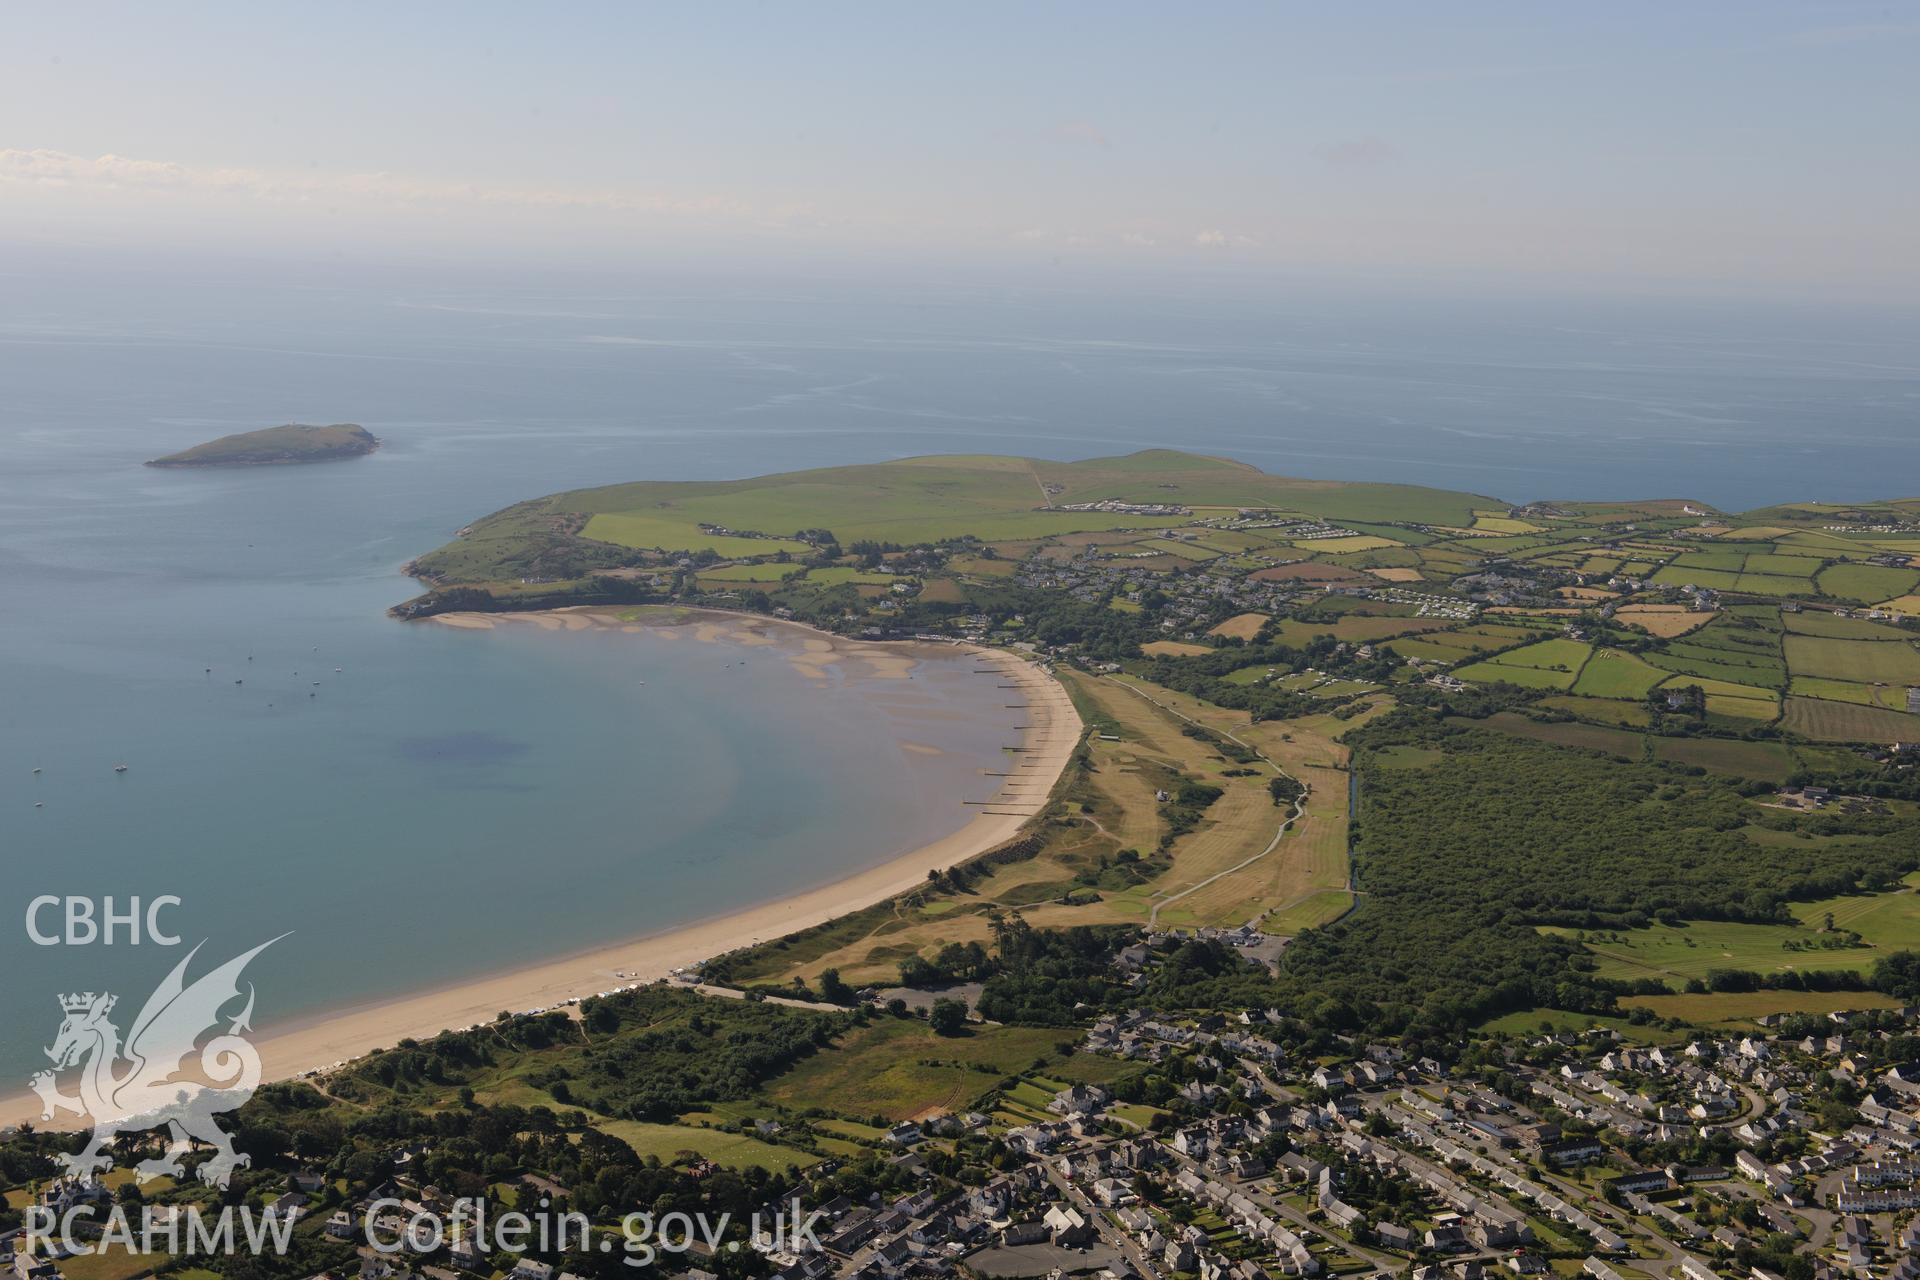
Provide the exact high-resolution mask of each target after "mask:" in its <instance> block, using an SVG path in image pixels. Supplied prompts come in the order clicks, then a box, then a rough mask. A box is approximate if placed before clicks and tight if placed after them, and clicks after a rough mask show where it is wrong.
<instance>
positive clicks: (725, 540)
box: [581, 511, 808, 556]
mask: <svg viewBox="0 0 1920 1280" xmlns="http://www.w3.org/2000/svg"><path fill="white" fill-rule="evenodd" d="M581 536H582V537H584V538H590V539H592V540H593V541H595V542H611V543H613V544H614V545H616V546H621V547H646V548H651V549H654V550H660V551H711V552H713V553H714V554H716V555H722V556H770V555H774V554H777V553H778V552H781V551H785V552H787V553H788V554H790V555H805V554H806V553H807V551H808V547H807V544H806V543H804V542H789V541H784V540H777V539H772V538H735V537H728V536H725V535H722V534H712V533H702V532H701V531H700V529H699V527H698V525H697V524H696V523H695V522H694V521H692V520H672V519H667V518H664V517H661V516H650V515H639V514H636V513H633V512H626V511H621V512H607V513H604V514H601V515H596V516H594V517H593V518H592V519H591V520H588V521H587V527H586V528H585V529H584V530H582V531H581Z"/></svg>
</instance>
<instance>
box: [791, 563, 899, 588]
mask: <svg viewBox="0 0 1920 1280" xmlns="http://www.w3.org/2000/svg"><path fill="white" fill-rule="evenodd" d="M807 581H808V582H809V583H811V584H814V585H817V586H823V587H838V586H844V585H846V584H847V583H854V584H855V585H857V586H863V587H882V586H888V585H891V584H892V583H895V582H902V581H905V579H903V578H901V577H900V576H899V575H897V574H892V573H868V572H863V571H862V570H859V569H856V568H854V567H853V566H851V565H842V564H836V565H829V566H827V567H826V568H824V569H809V570H807Z"/></svg>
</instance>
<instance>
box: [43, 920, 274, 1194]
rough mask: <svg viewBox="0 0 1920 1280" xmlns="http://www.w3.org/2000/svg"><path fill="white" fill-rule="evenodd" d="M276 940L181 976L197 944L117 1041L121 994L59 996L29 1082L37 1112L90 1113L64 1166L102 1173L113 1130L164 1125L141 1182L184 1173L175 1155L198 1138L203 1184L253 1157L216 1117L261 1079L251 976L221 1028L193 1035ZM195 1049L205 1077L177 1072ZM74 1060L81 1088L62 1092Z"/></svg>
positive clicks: (213, 1019) (215, 1020) (80, 1173)
mask: <svg viewBox="0 0 1920 1280" xmlns="http://www.w3.org/2000/svg"><path fill="white" fill-rule="evenodd" d="M281 936H282V937H285V936H286V935H284V934H282V935H281ZM279 940H280V939H279V938H274V939H272V940H271V941H268V942H263V943H261V944H260V945H259V946H257V947H255V948H254V949H253V950H251V951H249V952H247V953H245V954H244V955H241V956H237V957H235V958H234V959H232V960H229V961H228V962H227V963H226V964H223V965H221V966H220V967H219V968H218V969H215V970H214V971H213V972H211V973H209V974H206V975H205V976H203V977H201V978H198V979H196V980H195V981H194V982H193V983H192V984H191V985H188V983H187V981H186V973H187V966H188V965H189V964H191V963H192V961H193V958H194V956H196V955H198V954H199V953H200V947H198V946H196V947H195V948H194V949H193V950H192V951H189V952H188V953H187V956H186V958H185V959H183V960H182V961H181V962H180V963H179V964H177V965H175V966H174V969H173V972H172V973H170V974H168V975H167V977H166V980H165V981H163V982H162V983H161V984H160V986H159V988H158V989H157V990H156V991H155V992H154V993H153V995H152V996H150V997H149V998H148V999H147V1003H146V1005H145V1006H144V1007H143V1008H142V1009H141V1010H140V1016H139V1017H137V1018H135V1019H134V1020H133V1025H132V1026H131V1027H130V1028H129V1029H128V1031H127V1036H126V1040H125V1042H124V1043H123V1042H122V1041H121V1038H120V1029H119V1027H117V1026H115V1025H114V1024H113V1023H112V1022H111V1021H109V1020H108V1015H109V1014H111V1013H112V1012H113V1008H114V1005H115V1004H116V1003H117V1002H118V997H116V996H114V995H112V994H109V993H106V992H102V993H101V994H99V995H95V994H94V993H93V992H91V991H89V992H85V993H83V994H78V995H66V996H61V997H60V1010H61V1012H62V1013H64V1014H65V1015H66V1017H65V1019H64V1020H63V1021H62V1022H61V1024H60V1034H59V1035H58V1036H56V1037H55V1038H54V1042H53V1047H52V1048H50V1049H48V1050H47V1051H46V1052H47V1057H49V1058H51V1059H52V1060H53V1070H51V1071H42V1072H39V1073H37V1074H36V1075H35V1076H34V1077H33V1078H32V1079H31V1080H30V1081H28V1084H29V1085H30V1086H31V1087H32V1089H33V1091H34V1092H35V1093H37V1094H39V1095H40V1104H41V1108H42V1117H41V1118H42V1119H45V1120H51V1119H53V1117H54V1115H55V1113H57V1112H60V1111H73V1112H77V1113H79V1114H80V1115H82V1116H91V1117H93V1141H92V1142H89V1143H88V1144H87V1147H86V1149H85V1150H84V1151H82V1152H80V1153H79V1154H78V1155H63V1156H61V1157H59V1159H60V1161H61V1163H62V1164H64V1165H65V1166H66V1171H67V1173H68V1174H70V1175H72V1176H73V1177H75V1178H79V1179H82V1180H85V1179H89V1178H92V1177H94V1176H95V1175H97V1174H99V1173H102V1172H105V1171H106V1170H108V1169H111V1168H112V1167H113V1157H112V1156H111V1155H108V1154H106V1153H105V1151H104V1150H103V1149H104V1148H105V1147H106V1146H107V1145H108V1144H110V1143H111V1142H113V1140H114V1139H115V1138H116V1137H118V1136H119V1135H120V1134H122V1133H139V1132H143V1131H145V1130H148V1129H159V1128H162V1127H164V1128H165V1129H166V1130H167V1134H168V1144H167V1149H166V1153H165V1154H164V1155H162V1156H159V1157H157V1158H155V1159H152V1160H144V1161H142V1162H141V1163H140V1164H138V1165H137V1166H135V1169H134V1173H135V1176H136V1177H137V1178H138V1179H139V1180H140V1181H141V1182H147V1181H150V1180H152V1179H154V1178H159V1177H163V1176H164V1177H175V1178H177V1177H180V1176H181V1175H182V1174H183V1173H184V1172H185V1170H184V1169H183V1168H182V1166H181V1164H180V1157H182V1156H183V1155H185V1154H187V1152H188V1151H190V1150H192V1147H193V1144H194V1143H195V1142H204V1143H206V1144H207V1145H209V1146H211V1147H212V1148H214V1157H213V1159H211V1160H209V1161H207V1162H206V1163H204V1164H202V1165H201V1166H200V1169H199V1175H200V1180H201V1181H202V1182H205V1183H208V1184H209V1185H212V1186H216V1187H222V1188H224V1187H225V1186H226V1185H227V1183H228V1182H229V1180H231V1179H232V1177H233V1171H234V1170H235V1169H236V1168H239V1167H241V1166H243V1165H246V1164H250V1163H252V1161H251V1159H250V1158H249V1157H248V1156H247V1155H245V1154H244V1153H240V1152H236V1151H235V1150H234V1149H233V1139H232V1138H231V1137H229V1136H228V1135H227V1134H226V1132H225V1131H224V1130H222V1129H221V1128H220V1126H219V1125H217V1124H215V1123H214V1117H215V1116H217V1115H218V1114H220V1113H221V1112H223V1111H233V1110H236V1109H237V1108H239V1107H240V1106H242V1105H244V1104H245V1103H246V1101H247V1099H249V1098H251V1097H252V1096H253V1093H254V1090H255V1089H258V1088H259V1087H260V1054H259V1052H258V1051H257V1050H255V1049H254V1047H253V1046H252V1045H251V1044H249V1043H248V1042H247V1041H246V1040H245V1039H243V1038H242V1037H241V1032H243V1031H250V1030H252V1027H251V1026H250V1021H251V1019H252V1017H253V984H251V983H248V984H247V986H246V991H245V994H246V998H247V1003H246V1007H245V1008H244V1009H242V1010H241V1011H240V1012H239V1014H237V1015H236V1016H234V1017H233V1018H232V1020H231V1022H230V1023H229V1024H228V1026H227V1029H226V1031H225V1032H224V1033H222V1034H219V1035H215V1036H214V1037H213V1038H212V1039H210V1040H208V1041H207V1043H206V1044H205V1045H204V1046H201V1045H198V1041H199V1039H200V1037H201V1035H203V1034H204V1033H205V1032H207V1031H209V1030H217V1029H218V1028H219V1026H220V1023H221V1022H222V1020H223V1019H222V1016H221V1010H222V1009H224V1008H226V1007H227V1005H229V1004H230V1003H232V1002H233V1001H234V1000H237V999H239V998H240V995H241V994H242V993H241V988H240V975H241V973H242V971H244V970H245V969H246V967H247V964H248V963H249V962H250V961H251V960H252V959H253V958H254V957H255V956H257V955H259V954H260V953H261V952H262V951H265V950H266V949H267V948H268V947H270V946H272V945H273V944H274V943H275V942H278V941H279ZM204 945H206V944H205V943H202V944H201V946H204ZM196 1054H197V1055H198V1058H199V1063H198V1067H199V1070H198V1072H197V1074H198V1075H199V1076H201V1077H203V1079H201V1080H194V1079H188V1080H177V1079H175V1076H177V1075H178V1074H179V1073H180V1072H182V1071H183V1070H186V1069H187V1067H188V1062H187V1060H188V1059H189V1058H192V1057H194V1056H195V1055H196ZM122 1064H124V1066H123V1065H122ZM75 1067H77V1068H79V1072H80V1075H79V1089H80V1094H79V1096H78V1097H68V1096H67V1095H66V1094H63V1093H61V1092H60V1086H59V1079H58V1077H59V1073H60V1072H62V1071H66V1070H68V1069H69V1068H75ZM209 1082H210V1083H209Z"/></svg>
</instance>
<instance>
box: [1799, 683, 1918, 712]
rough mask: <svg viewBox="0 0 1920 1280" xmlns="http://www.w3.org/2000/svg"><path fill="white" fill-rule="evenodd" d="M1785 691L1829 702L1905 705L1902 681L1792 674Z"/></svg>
mask: <svg viewBox="0 0 1920 1280" xmlns="http://www.w3.org/2000/svg"><path fill="white" fill-rule="evenodd" d="M1787 692H1788V693H1791V694H1794V695H1795V696H1797V697H1803V698H1825V699H1827V700H1828V701H1829V702H1852V703H1856V704H1858V705H1859V706H1863V707H1885V708H1886V709H1887V710H1889V711H1905V710H1906V709H1907V686H1906V685H1904V684H1897V685H1884V684H1854V683H1852V682H1850V681H1846V680H1823V679H1821V678H1820V677H1818V676H1795V677H1794V678H1793V682H1792V684H1790V685H1788V687H1787Z"/></svg>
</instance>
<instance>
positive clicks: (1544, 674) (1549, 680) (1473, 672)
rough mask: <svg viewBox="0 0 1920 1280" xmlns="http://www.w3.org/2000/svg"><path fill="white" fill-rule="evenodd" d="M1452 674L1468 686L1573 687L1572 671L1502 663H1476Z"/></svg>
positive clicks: (1458, 668) (1458, 669) (1456, 669)
mask: <svg viewBox="0 0 1920 1280" xmlns="http://www.w3.org/2000/svg"><path fill="white" fill-rule="evenodd" d="M1454 674H1455V675H1456V676H1458V677H1459V678H1460V679H1462V680H1465V681H1467V682H1468V683H1469V684H1474V683H1478V684H1501V683H1504V684H1512V685H1518V686H1520V687H1521V688H1523V689H1569V688H1572V687H1573V679H1574V675H1575V673H1574V672H1572V671H1546V670H1542V669H1541V668H1539V667H1511V666H1507V665H1505V664H1502V663H1494V662H1476V663H1474V664H1473V665H1471V666H1466V667H1457V668H1455V670H1454Z"/></svg>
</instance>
